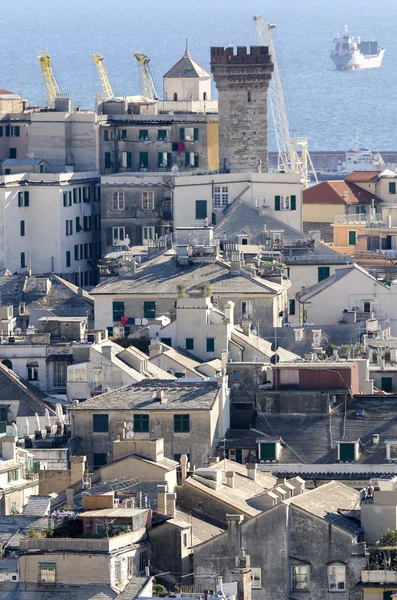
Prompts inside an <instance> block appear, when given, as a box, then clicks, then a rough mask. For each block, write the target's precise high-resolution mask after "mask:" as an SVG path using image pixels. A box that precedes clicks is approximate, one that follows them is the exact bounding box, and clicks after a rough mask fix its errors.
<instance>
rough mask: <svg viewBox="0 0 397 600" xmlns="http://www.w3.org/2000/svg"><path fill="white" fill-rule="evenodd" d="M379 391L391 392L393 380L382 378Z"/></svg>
mask: <svg viewBox="0 0 397 600" xmlns="http://www.w3.org/2000/svg"><path fill="white" fill-rule="evenodd" d="M381 389H382V392H392V391H393V378H392V377H382V383H381Z"/></svg>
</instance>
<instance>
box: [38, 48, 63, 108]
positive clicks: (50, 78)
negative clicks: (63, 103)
mask: <svg viewBox="0 0 397 600" xmlns="http://www.w3.org/2000/svg"><path fill="white" fill-rule="evenodd" d="M37 58H38V59H39V62H40V66H41V70H42V72H43V77H44V83H45V87H46V90H47V97H48V108H54V106H55V98H56V97H57V96H58V94H60V89H59V85H58V82H57V80H56V79H55V75H54V73H53V70H52V67H51V58H50V56H49V55H48V54H39V55H38V57H37Z"/></svg>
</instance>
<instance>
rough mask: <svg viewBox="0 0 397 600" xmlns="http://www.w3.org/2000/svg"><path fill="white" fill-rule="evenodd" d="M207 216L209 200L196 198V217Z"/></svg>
mask: <svg viewBox="0 0 397 600" xmlns="http://www.w3.org/2000/svg"><path fill="white" fill-rule="evenodd" d="M206 218H207V200H196V219H206Z"/></svg>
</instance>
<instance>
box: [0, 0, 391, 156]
mask: <svg viewBox="0 0 397 600" xmlns="http://www.w3.org/2000/svg"><path fill="white" fill-rule="evenodd" d="M396 4H397V2H396V0H195V1H192V0H149V1H148V2H142V1H138V0H117V2H115V1H112V0H66V1H62V0H17V1H15V0H0V88H5V89H8V90H11V91H13V92H15V93H17V94H20V95H22V96H23V97H26V98H28V99H29V102H30V104H31V105H36V106H37V105H43V104H44V103H45V102H46V94H45V88H44V84H43V80H42V76H41V72H40V66H39V63H38V60H37V54H38V53H39V52H43V51H44V52H47V53H49V54H50V56H51V59H52V64H53V69H54V72H55V75H56V78H57V80H58V82H59V84H60V87H61V90H62V91H63V92H65V93H69V94H70V95H71V97H72V101H73V105H74V106H78V107H80V108H81V109H91V108H93V107H94V101H95V95H96V93H97V92H98V91H100V85H99V79H98V75H97V72H96V67H95V65H94V62H93V60H92V54H93V53H99V54H102V55H103V56H104V57H105V65H106V69H107V71H108V75H109V78H110V80H111V83H112V87H113V90H114V92H115V93H116V94H117V95H120V96H123V95H134V94H138V93H139V72H138V66H137V63H136V60H135V59H134V58H133V56H132V53H133V52H136V51H139V52H142V53H144V54H146V55H147V56H149V57H150V58H151V68H152V72H153V76H154V80H155V83H156V86H157V89H158V90H159V92H160V94H161V92H162V75H163V74H164V73H166V72H167V71H168V69H170V68H171V67H172V66H173V65H174V64H175V63H176V62H177V61H178V60H179V59H180V58H181V56H182V55H183V53H184V50H185V47H186V44H188V47H189V51H190V53H191V55H192V57H193V58H194V59H195V60H196V61H197V62H198V63H199V64H201V65H202V66H203V67H204V68H205V69H207V70H209V60H210V50H209V49H210V46H237V45H240V46H241V45H247V46H249V45H252V44H255V43H256V31H255V24H254V21H253V16H254V15H259V16H261V17H263V18H264V19H265V20H266V21H268V22H271V23H274V24H275V25H276V29H275V30H274V31H275V38H274V39H275V43H276V48H277V55H278V62H279V68H280V74H281V79H282V85H283V91H284V96H285V101H286V105H287V113H288V119H289V123H290V130H291V134H292V135H293V136H307V137H308V138H309V148H311V149H312V150H348V149H350V148H351V147H352V146H353V145H354V143H355V140H356V139H357V140H358V144H359V146H360V147H367V148H370V149H372V150H397V140H396V135H397V133H396V131H397V128H396V123H397V101H396V97H397V77H396V67H397V35H396V31H397V10H396ZM344 25H348V26H349V30H350V32H351V33H352V34H354V35H360V36H361V38H362V40H372V39H376V40H378V42H379V44H380V45H381V46H383V47H385V48H386V53H385V57H384V60H383V65H382V67H381V68H380V69H371V70H364V71H342V72H340V71H336V70H335V68H334V65H333V63H332V61H331V59H330V51H331V48H332V40H333V38H334V36H335V35H336V34H337V33H338V32H339V33H340V34H342V32H343V27H344ZM213 95H214V97H216V90H215V88H214V90H213ZM269 122H271V118H270V119H269ZM270 127H271V126H270ZM269 139H270V147H271V148H272V149H275V138H274V133H273V132H272V131H271V130H270V133H269Z"/></svg>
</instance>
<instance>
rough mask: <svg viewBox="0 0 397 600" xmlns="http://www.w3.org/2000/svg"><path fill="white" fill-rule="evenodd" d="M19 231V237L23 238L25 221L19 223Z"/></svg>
mask: <svg viewBox="0 0 397 600" xmlns="http://www.w3.org/2000/svg"><path fill="white" fill-rule="evenodd" d="M19 231H20V234H21V237H24V235H25V221H21V222H20V224H19Z"/></svg>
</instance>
